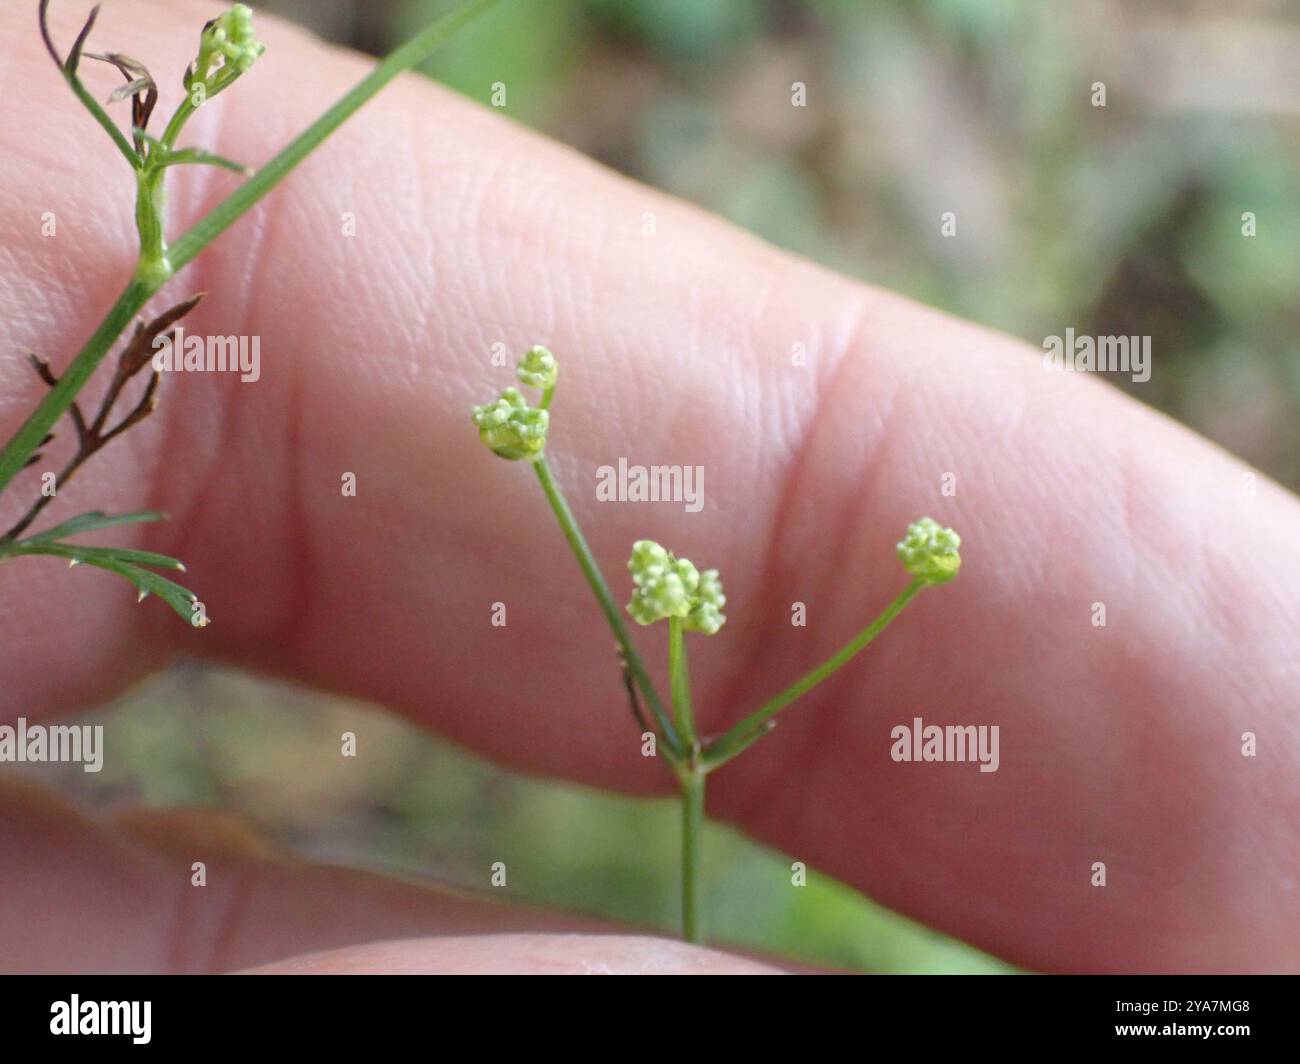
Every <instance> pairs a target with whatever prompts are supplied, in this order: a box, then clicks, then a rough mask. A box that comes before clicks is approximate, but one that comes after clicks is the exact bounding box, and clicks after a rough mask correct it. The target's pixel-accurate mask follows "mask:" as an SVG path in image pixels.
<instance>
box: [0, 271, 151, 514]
mask: <svg viewBox="0 0 1300 1064" xmlns="http://www.w3.org/2000/svg"><path fill="white" fill-rule="evenodd" d="M156 290H157V285H155V284H152V283H150V282H148V281H146V280H142V279H141V278H138V277H133V278H132V279H131V283H130V284H128V285H127V286H126V288H125V289H124V290H123V292H122V294H121V295H120V296H118V298H117V302H116V303H114V304H113V307H112V309H111V310H109V312H108V317H106V318H105V319H104V320H103V321H102V322H100V324H99V328H98V329H96V330H95V332H94V334H93V335H92V336H91V337H90V339H89V340H87V341H86V345H85V347H83V348H82V349H81V351H80V352H79V353H78V355H77V357H76V358H74V359H73V360H72V363H71V365H69V366H68V368H67V369H66V370H65V371H64V374H63V376H62V377H60V378H59V383H58V384H56V385H55V386H54V387H53V388H51V389H50V390H49V391H48V392H46V393H45V397H44V398H43V399H42V400H41V401H40V403H39V404H37V407H36V409H35V410H33V411H32V412H31V414H30V415H29V416H28V418H27V420H26V421H24V422H23V423H22V424H21V425H20V426H19V427H18V431H17V432H15V433H14V434H13V436H12V437H11V438H10V440H9V442H8V443H7V444H5V448H4V450H3V451H0V491H3V490H4V488H5V487H6V486H7V485H8V484H9V482H10V481H11V480H13V478H14V476H15V474H17V473H18V471H19V470H21V469H22V468H23V466H24V465H26V464H27V459H28V458H29V457H31V455H32V452H34V451H35V450H36V448H37V447H39V446H40V443H41V441H42V440H43V439H45V437H46V436H47V435H48V434H49V431H50V429H52V428H53V427H54V423H55V422H56V421H58V420H59V418H60V417H62V416H63V414H64V413H65V412H66V411H67V409H68V407H70V406H71V405H72V401H73V400H74V399H75V398H76V397H77V393H78V392H79V391H81V389H82V388H83V387H84V386H85V384H86V381H88V380H89V379H90V375H91V374H92V373H94V372H95V369H96V368H97V367H98V366H99V364H100V362H102V361H103V359H104V356H105V355H106V354H108V351H109V349H110V348H111V347H112V346H113V343H114V342H115V341H116V340H117V338H118V337H119V336H120V335H121V334H122V330H124V329H125V328H126V327H127V326H128V325H129V324H130V323H131V319H132V318H134V317H135V315H136V314H137V313H139V311H140V310H141V308H143V307H144V305H145V303H147V302H148V300H149V297H150V296H151V295H153V293H154V292H155V291H156Z"/></svg>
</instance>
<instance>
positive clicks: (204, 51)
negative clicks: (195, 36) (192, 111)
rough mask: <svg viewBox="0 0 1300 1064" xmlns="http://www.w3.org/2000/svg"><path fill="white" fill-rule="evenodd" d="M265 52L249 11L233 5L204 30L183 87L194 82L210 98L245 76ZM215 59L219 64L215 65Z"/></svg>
mask: <svg viewBox="0 0 1300 1064" xmlns="http://www.w3.org/2000/svg"><path fill="white" fill-rule="evenodd" d="M265 51H266V45H264V44H263V43H262V42H261V41H259V40H258V39H257V36H256V34H254V32H253V12H252V9H251V8H249V7H248V5H246V4H236V5H235V6H234V7H232V8H231V9H230V10H229V11H227V12H226V13H225V14H224V15H221V16H219V17H217V18H214V19H213V20H212V21H211V22H209V23H207V24H206V25H205V26H204V27H203V32H202V33H201V34H200V35H199V54H198V58H197V59H195V60H194V63H193V64H192V65H191V66H190V69H189V71H188V72H187V74H186V78H185V87H186V88H187V89H188V88H189V87H190V86H191V85H192V84H193V83H194V82H195V81H201V82H203V83H204V84H205V86H206V87H207V89H208V93H209V95H213V94H215V93H216V92H219V91H220V90H221V89H224V88H225V87H226V86H227V85H229V84H230V83H231V82H232V81H234V80H235V78H237V77H239V75H240V74H246V73H247V72H248V71H249V69H250V68H251V67H252V65H253V64H254V63H255V62H257V60H258V57H259V56H261V54H262V53H263V52H265ZM218 56H220V57H221V63H220V65H219V66H214V65H213V61H214V60H215V59H216V58H217V57H218Z"/></svg>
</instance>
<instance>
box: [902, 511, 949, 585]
mask: <svg viewBox="0 0 1300 1064" xmlns="http://www.w3.org/2000/svg"><path fill="white" fill-rule="evenodd" d="M960 547H961V536H959V535H957V533H956V532H954V531H953V530H952V529H951V528H944V527H943V526H942V525H940V524H939V522H938V521H934V520H931V519H930V518H929V517H922V518H921V519H920V520H919V521H914V522H913V523H912V524H910V525H908V526H907V534H906V535H905V536H904V537H903V539H902V541H901V542H900V543H899V544H898V556H899V558H901V559H902V561H903V567H904V568H905V569H906V570H907V571H908V572H909V573H911V574H912V575H913V576H915V577H919V578H920V579H921V580H923V581H924V582H925V583H926V584H946V583H947V582H948V581H949V580H952V579H953V578H955V577H956V575H957V573H958V571H959V570H960V569H961V554H960V553H959V552H958V551H959V548H960Z"/></svg>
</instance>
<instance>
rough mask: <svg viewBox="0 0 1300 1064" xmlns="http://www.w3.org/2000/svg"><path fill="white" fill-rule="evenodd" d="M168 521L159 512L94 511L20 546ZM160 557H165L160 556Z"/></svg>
mask: <svg viewBox="0 0 1300 1064" xmlns="http://www.w3.org/2000/svg"><path fill="white" fill-rule="evenodd" d="M166 519H167V515H166V514H164V513H159V512H158V511H157V510H137V511H135V512H133V513H126V514H106V513H104V511H103V510H93V511H91V512H90V513H88V514H80V515H79V516H77V517H73V518H71V519H70V520H68V521H64V522H63V523H62V524H61V525H55V526H54V527H53V528H48V529H46V530H45V531H44V532H39V533H37V534H36V535H34V536H28V537H27V539H25V540H23V541H22V542H21V543H20V544H19V546H24V545H28V544H37V543H49V542H52V541H53V540H56V539H63V538H64V537H66V536H79V535H81V534H82V533H85V532H94V531H96V530H97V529H101V528H114V527H116V526H117V525H136V524H144V523H146V522H149V521H165V520H166ZM158 557H163V556H162V555H158Z"/></svg>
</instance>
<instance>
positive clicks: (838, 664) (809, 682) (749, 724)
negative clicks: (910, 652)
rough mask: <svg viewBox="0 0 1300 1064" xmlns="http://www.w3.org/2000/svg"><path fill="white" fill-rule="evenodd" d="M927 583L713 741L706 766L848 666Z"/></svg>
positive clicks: (911, 588)
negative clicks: (833, 674) (834, 673)
mask: <svg viewBox="0 0 1300 1064" xmlns="http://www.w3.org/2000/svg"><path fill="white" fill-rule="evenodd" d="M925 586H926V584H925V581H924V580H922V579H921V578H920V577H917V578H916V579H914V580H913V581H912V582H911V583H910V584H908V585H907V587H906V588H904V589H903V593H902V594H901V595H899V596H898V598H896V599H894V601H893V602H891V603H890V604H889V605H888V606H886V607H885V610H884V612H883V613H881V615H880V616H879V617H877V618H876V619H875V620H874V621H872V622H871V623H870V624H869V625H867V627H866V628H864V629H863V630H862V631H861V632H859V633H858V634H857V635H856V636H854V637H853V639H851V640H850V641H849V642H848V644H846V645H845V646H844V648H843V649H842V650H840V651H839V653H837V654H835V655H833V656H832V657H830V658H828V659H827V660H826V661H824V662H822V664H820V665H818V666H817V668H815V669H813V670H812V671H811V672H809V673H808V674H807V675H806V676H804V677H802V678H801V679H799V680H797V681H795V682H794V683H792V684H791V685H790V686H789V687H787V688H786V689H785V690H784V691H782V692H781V693H780V694H779V695H777V696H776V697H775V698H773V699H771V700H770V701H768V702H767V703H765V704H764V705H763V706H761V707H760V708H759V709H757V710H755V711H754V712H753V713H751V714H750V715H749V716H748V717H746V718H745V719H744V720H742V721H741V722H740V723H739V724H736V725H735V726H734V727H732V728H731V729H730V730H728V731H727V732H726V733H725V734H724V735H722V736H721V737H720V738H719V739H718V740H717V741H716V742H714V743H712V744H711V745H710V746H709V748H708V750H706V751H705V753H704V764H705V766H706V769H708V770H712V769H715V768H717V767H718V766H719V765H722V764H724V763H726V762H727V761H729V760H731V758H733V757H734V756H735V755H736V754H738V753H740V751H741V750H743V749H744V748H745V747H746V746H748V745H749V744H750V743H751V742H752V741H753V740H754V739H755V738H757V737H758V735H759V734H760V729H761V728H763V726H764V725H766V724H767V722H768V721H769V720H771V719H772V718H773V717H775V716H776V715H777V714H778V713H780V712H781V710H783V709H784V708H785V707H786V706H788V705H789V704H790V703H791V702H793V701H794V700H795V699H797V698H799V697H801V696H802V695H805V694H807V693H808V692H809V691H811V690H812V689H813V688H814V687H816V686H817V685H818V684H819V683H821V682H822V681H823V680H824V679H826V678H827V677H828V676H830V675H831V674H832V673H833V672H835V671H837V670H838V669H841V668H843V667H844V666H845V665H847V664H848V663H849V661H850V660H852V659H853V657H854V656H855V655H857V653H858V652H859V651H861V650H862V649H863V648H864V647H866V645H867V644H868V643H870V642H871V641H872V640H873V639H875V638H876V636H878V635H879V634H880V633H881V632H882V631H884V630H885V627H886V626H887V625H888V624H889V622H890V621H892V620H893V619H894V618H895V617H897V616H898V615H899V614H900V613H902V612H903V609H904V607H906V606H907V604H908V603H909V602H911V601H912V599H913V598H914V597H915V596H916V594H917V592H919V591H920V590H921V589H922V588H923V587H925Z"/></svg>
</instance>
